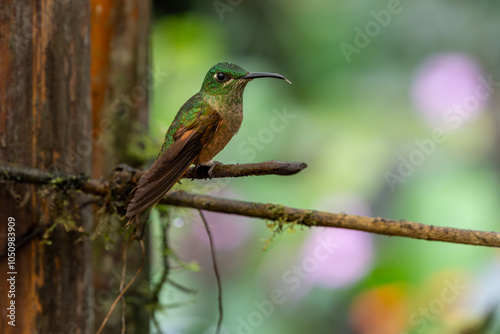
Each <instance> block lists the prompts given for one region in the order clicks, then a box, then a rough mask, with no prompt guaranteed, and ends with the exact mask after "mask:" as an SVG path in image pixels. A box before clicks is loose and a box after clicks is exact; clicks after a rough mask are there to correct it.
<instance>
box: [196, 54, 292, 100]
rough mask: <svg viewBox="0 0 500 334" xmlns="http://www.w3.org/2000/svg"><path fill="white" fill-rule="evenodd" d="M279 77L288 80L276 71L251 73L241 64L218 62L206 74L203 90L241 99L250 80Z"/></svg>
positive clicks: (205, 92) (216, 94)
mask: <svg viewBox="0 0 500 334" xmlns="http://www.w3.org/2000/svg"><path fill="white" fill-rule="evenodd" d="M266 77H269V78H278V79H283V80H286V81H287V82H289V83H291V82H290V81H288V79H287V78H285V77H284V76H282V75H281V74H276V73H263V72H257V73H250V72H248V71H247V70H244V69H243V68H242V67H241V66H239V65H236V64H232V63H227V62H224V63H218V64H216V65H214V66H213V67H212V68H211V69H210V70H209V71H208V73H207V75H206V76H205V80H204V81H203V85H202V86H201V92H202V93H204V94H208V95H211V96H214V97H215V96H221V95H222V96H227V97H231V98H236V99H239V100H241V96H242V95H243V89H245V86H246V84H247V83H248V82H250V81H251V80H253V79H256V78H266Z"/></svg>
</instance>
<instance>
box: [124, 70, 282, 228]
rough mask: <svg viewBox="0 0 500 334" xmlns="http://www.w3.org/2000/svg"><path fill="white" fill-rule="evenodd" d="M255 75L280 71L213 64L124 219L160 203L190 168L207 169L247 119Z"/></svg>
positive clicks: (140, 184)
mask: <svg viewBox="0 0 500 334" xmlns="http://www.w3.org/2000/svg"><path fill="white" fill-rule="evenodd" d="M257 78H277V79H282V80H285V81H287V82H288V83H291V82H290V81H289V80H288V79H287V78H285V77H284V76H282V75H281V74H277V73H266V72H254V73H250V72H248V71H246V70H244V69H243V68H242V67H240V66H238V65H236V64H232V63H228V62H223V63H218V64H216V65H214V66H213V67H212V68H211V69H210V70H209V71H208V73H207V74H206V76H205V79H204V80H203V84H202V86H201V90H200V91H199V92H198V93H196V94H195V95H193V96H192V97H191V98H190V99H189V100H187V101H186V103H184V105H183V106H182V107H181V108H180V109H179V111H178V113H177V115H176V116H175V118H174V121H173V122H172V124H171V125H170V127H169V129H168V131H167V133H166V135H165V141H164V143H163V145H162V147H161V151H160V153H159V155H158V157H157V159H156V161H155V162H154V163H153V165H152V166H151V167H150V168H149V169H148V170H147V171H146V172H145V173H144V174H143V175H142V177H141V178H140V180H139V182H138V183H137V186H136V187H135V188H134V189H133V190H132V192H131V193H130V195H129V201H128V205H127V213H126V217H127V218H128V219H129V224H130V223H132V221H133V220H134V219H135V217H136V216H137V215H139V214H140V213H141V212H143V211H145V210H147V209H148V208H149V207H151V206H153V205H155V204H156V203H158V201H159V200H160V199H161V198H162V197H163V196H164V195H165V194H166V193H167V191H169V190H170V188H172V186H173V185H174V184H175V183H176V182H177V181H178V180H179V179H180V178H181V177H182V175H183V174H184V172H185V171H186V169H187V168H188V167H189V166H190V165H192V164H194V165H195V166H196V167H200V166H207V167H209V170H208V175H209V176H211V175H212V170H213V168H214V166H215V165H217V164H220V163H217V162H214V161H213V160H212V159H213V158H214V157H215V156H216V155H217V154H218V153H219V152H220V151H221V150H222V149H223V148H224V147H225V146H226V145H227V143H228V142H229V141H230V140H231V138H232V137H233V136H234V135H235V134H236V133H237V132H238V130H239V129H240V126H241V122H242V120H243V90H244V89H245V86H246V85H247V83H249V82H250V81H252V80H253V79H257Z"/></svg>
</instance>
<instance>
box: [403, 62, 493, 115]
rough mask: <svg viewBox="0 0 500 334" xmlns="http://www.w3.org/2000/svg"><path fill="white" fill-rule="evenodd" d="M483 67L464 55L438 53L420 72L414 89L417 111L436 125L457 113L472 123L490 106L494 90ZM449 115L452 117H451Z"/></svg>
mask: <svg viewBox="0 0 500 334" xmlns="http://www.w3.org/2000/svg"><path fill="white" fill-rule="evenodd" d="M487 81H488V79H487V77H486V76H484V74H483V72H482V71H481V69H480V67H479V65H478V64H477V62H476V61H474V60H473V59H472V58H470V57H469V56H467V55H465V54H462V53H443V54H437V55H434V56H431V57H429V58H428V59H426V60H425V61H424V62H423V63H422V64H421V65H420V68H419V69H418V71H417V73H416V75H415V80H414V83H413V88H412V93H411V94H412V100H413V103H414V105H415V107H416V108H417V110H418V111H419V112H420V113H422V115H423V116H424V117H425V118H426V119H427V120H428V121H429V122H431V123H433V124H441V123H443V122H445V121H446V118H447V117H448V118H449V117H451V116H452V114H453V113H455V114H456V116H457V117H460V118H461V119H462V120H464V121H465V120H470V119H472V118H473V117H471V116H475V115H477V114H478V113H479V112H480V111H481V110H482V109H483V108H484V105H485V104H486V102H487V100H488V98H489V96H490V93H491V92H490V91H489V89H491V87H487V86H488V83H487ZM447 115H448V116H447Z"/></svg>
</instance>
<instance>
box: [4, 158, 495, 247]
mask: <svg viewBox="0 0 500 334" xmlns="http://www.w3.org/2000/svg"><path fill="white" fill-rule="evenodd" d="M305 167H306V164H304V163H293V162H279V161H268V162H262V163H257V164H242V165H238V164H237V165H221V166H216V167H215V168H214V170H213V176H214V177H241V176H249V175H267V174H276V175H292V174H295V173H297V172H299V171H301V170H302V169H304V168H305ZM141 173H142V172H138V171H137V170H135V169H132V168H130V167H128V166H120V167H118V168H117V169H116V170H115V172H114V173H113V175H112V177H111V179H110V180H109V181H108V180H94V179H90V178H88V177H86V176H83V175H82V176H75V175H68V174H53V173H48V172H45V171H40V170H36V169H32V168H25V167H13V166H7V165H2V164H0V180H4V181H13V182H20V183H32V184H39V185H40V184H51V185H54V186H57V187H63V188H64V187H69V186H72V187H74V188H75V189H80V190H82V191H83V192H86V193H89V194H94V195H99V196H107V195H108V194H109V193H115V194H121V193H120V191H122V192H123V191H124V189H126V187H127V188H128V189H130V187H131V186H133V185H134V184H135V183H136V182H137V180H138V179H139V175H141ZM184 177H189V178H204V176H200V175H198V174H197V173H196V171H195V170H194V168H193V167H191V168H190V169H188V171H186V173H185V175H184ZM121 195H125V196H126V194H121ZM160 203H162V204H170V205H177V206H184V207H191V208H196V209H203V210H208V211H216V212H222V213H229V214H237V215H242V216H248V217H255V218H261V219H268V220H274V221H279V222H288V223H295V224H301V225H305V226H316V227H318V226H323V227H339V228H346V229H352V230H358V231H365V232H370V233H377V234H383V235H388V236H400V237H407V238H413V239H424V240H432V241H443V242H449V243H457V244H468V245H478V246H487V247H500V233H496V232H484V231H475V230H466V229H458V228H450V227H439V226H432V225H424V224H420V223H414V222H409V221H406V220H391V219H384V218H371V217H363V216H356V215H349V214H343V213H340V214H335V213H328V212H322V211H313V210H302V209H296V208H291V207H286V206H283V205H278V204H263V203H254V202H244V201H237V200H230V199H224V198H218V197H213V196H207V195H197V194H189V193H186V192H184V191H170V192H168V193H167V195H166V196H165V197H164V199H163V200H162V201H161V202H160Z"/></svg>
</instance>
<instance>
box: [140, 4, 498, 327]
mask: <svg viewBox="0 0 500 334" xmlns="http://www.w3.org/2000/svg"><path fill="white" fill-rule="evenodd" d="M499 10H500V3H498V2H496V1H481V2H467V1H440V2H436V1H410V0H404V1H396V0H390V1H379V0H372V1H356V2H352V1H345V0H344V1H335V2H333V1H331V2H326V1H309V2H303V1H284V0H272V1H243V0H215V1H201V0H198V1H196V0H191V1H182V2H165V1H154V5H153V15H154V24H153V31H152V48H153V60H152V64H153V67H154V69H155V71H161V73H166V75H164V76H162V77H161V81H160V82H159V83H158V86H157V87H156V88H155V90H154V91H152V109H151V112H150V120H149V127H150V131H151V135H152V137H153V138H154V140H153V143H152V144H151V149H150V150H149V151H150V152H151V153H150V158H151V159H154V158H155V157H156V154H157V152H158V148H159V146H160V145H161V142H162V141H163V136H164V134H165V132H166V130H167V128H168V126H169V125H170V123H171V121H172V119H173V117H174V116H175V114H176V113H177V111H178V110H179V108H180V106H181V105H182V104H183V103H184V102H185V101H186V100H187V99H188V98H189V97H191V96H192V95H193V94H194V93H196V92H197V91H198V90H199V88H200V86H201V83H202V80H203V78H204V76H205V74H206V72H207V71H208V69H209V68H210V67H211V66H213V65H214V64H216V63H218V62H220V61H229V62H234V63H237V64H239V65H241V66H242V67H243V68H245V69H246V70H248V71H250V72H252V71H254V72H257V71H258V72H277V73H280V74H283V75H285V76H286V77H287V78H288V79H290V80H291V81H292V82H293V84H292V85H288V84H286V83H285V82H282V81H277V80H268V79H262V80H255V81H253V82H251V83H250V84H249V85H248V86H247V88H246V90H245V94H244V101H245V102H244V122H243V124H242V127H241V130H240V132H239V133H238V135H237V136H235V137H234V138H233V140H232V141H231V142H230V143H229V145H228V146H227V147H226V149H225V150H224V151H223V152H221V153H220V154H219V155H218V156H217V157H216V160H218V161H221V162H224V163H230V162H233V163H234V162H238V163H249V162H260V161H265V160H283V161H303V162H306V163H307V164H308V166H309V167H308V168H307V169H306V170H304V171H303V172H301V173H299V174H298V175H295V176H288V177H279V176H261V177H247V178H241V179H230V180H212V181H194V182H190V181H186V182H183V185H180V186H177V187H180V188H182V189H188V190H190V191H192V192H199V193H207V194H213V195H216V196H222V197H228V198H233V199H242V200H247V201H256V202H271V203H279V204H283V205H287V206H292V207H298V208H305V209H317V210H325V211H330V212H346V213H352V214H360V215H368V216H381V217H385V218H392V219H406V220H409V221H417V222H422V223H425V224H431V225H439V226H450V227H459V228H470V229H478V230H495V231H499V229H500V226H499V224H500V187H499V186H500V180H499V169H500V155H499V153H500V151H499V150H498V147H499V142H500V115H499V108H500V105H499V104H500V94H499V92H498V88H499V87H500V62H499V60H500V40H499V39H498V34H499V31H500V21H499V20H498V12H499ZM169 214H170V215H172V221H173V223H172V227H171V230H170V238H171V244H170V246H171V247H172V250H173V251H174V252H176V254H177V255H178V256H179V259H180V261H182V262H183V264H182V265H180V267H181V268H182V269H180V270H175V271H173V272H172V274H171V276H170V278H171V279H172V280H173V281H176V282H181V283H182V284H183V285H184V286H187V287H189V288H193V289H196V290H197V294H188V293H185V292H182V291H180V290H179V289H176V288H175V287H172V286H168V287H166V288H165V289H164V290H163V292H162V294H161V300H160V301H161V303H162V304H163V305H164V308H163V309H162V310H161V311H160V312H158V313H157V314H156V320H157V323H158V324H159V326H160V327H161V330H162V331H163V332H165V333H213V332H214V328H215V323H216V321H217V289H216V283H215V278H214V273H213V270H212V263H211V258H210V256H209V254H210V252H209V248H208V240H207V236H206V233H205V232H204V229H203V225H202V223H201V221H200V220H199V217H198V215H197V213H196V211H194V210H185V209H174V210H173V211H170V212H169ZM152 216H153V218H154V220H155V223H154V225H153V229H156V231H158V229H159V226H160V225H159V224H160V219H159V218H158V217H159V215H158V212H154V213H153V215H152ZM207 219H208V223H209V224H210V225H211V228H212V231H213V235H214V239H215V244H216V250H217V254H218V260H219V265H220V267H221V275H222V284H223V293H224V311H225V313H224V327H223V328H224V333H245V334H248V333H361V334H393V333H401V334H402V333H412V334H413V333H500V312H499V311H498V310H497V306H498V303H499V302H500V284H498V277H500V253H499V251H498V250H495V249H488V248H481V247H473V246H463V245H455V244H445V243H438V242H426V241H417V240H411V239H403V238H397V237H394V238H390V237H385V236H378V235H371V234H367V233H362V232H356V231H349V230H340V229H323V228H318V229H300V228H297V229H296V231H290V232H291V233H284V234H282V235H279V236H278V237H276V238H275V239H274V241H272V242H271V243H270V245H269V247H268V248H267V250H266V251H263V250H262V247H263V245H264V244H265V241H264V240H265V239H268V238H269V237H270V236H271V232H270V231H269V230H267V229H266V225H265V223H264V222H263V221H258V220H253V219H248V218H242V217H238V216H230V215H222V214H215V213H207ZM154 238H156V239H155V245H156V247H157V248H156V249H157V253H156V260H157V261H159V262H161V259H160V258H161V254H159V251H158V250H159V249H160V248H161V240H160V234H159V233H157V235H155V236H154ZM177 266H178V265H177ZM151 271H152V275H153V277H156V278H157V279H158V277H159V276H160V274H161V266H160V265H158V266H155V265H152V267H151ZM153 328H154V327H153Z"/></svg>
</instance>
